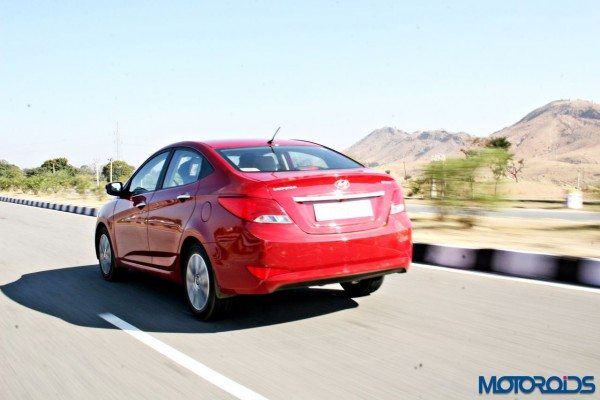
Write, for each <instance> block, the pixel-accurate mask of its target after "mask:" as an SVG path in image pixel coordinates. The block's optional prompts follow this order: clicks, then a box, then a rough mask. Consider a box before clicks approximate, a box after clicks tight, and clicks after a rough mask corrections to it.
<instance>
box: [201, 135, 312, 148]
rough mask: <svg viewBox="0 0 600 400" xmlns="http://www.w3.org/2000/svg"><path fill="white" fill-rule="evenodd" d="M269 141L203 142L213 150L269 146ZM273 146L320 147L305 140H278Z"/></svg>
mask: <svg viewBox="0 0 600 400" xmlns="http://www.w3.org/2000/svg"><path fill="white" fill-rule="evenodd" d="M268 140H269V139H268V138H267V139H265V138H263V139H223V140H203V141H201V142H200V143H203V144H205V145H207V146H210V147H212V148H213V149H231V148H239V147H259V146H268V143H267V141H268ZM272 145H273V146H318V145H317V144H316V143H311V142H307V141H304V140H292V139H277V140H275V141H273V144H272Z"/></svg>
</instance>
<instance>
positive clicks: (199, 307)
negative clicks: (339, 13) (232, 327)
mask: <svg viewBox="0 0 600 400" xmlns="http://www.w3.org/2000/svg"><path fill="white" fill-rule="evenodd" d="M217 287H218V286H217V282H216V279H215V275H214V273H213V270H212V267H211V265H210V261H209V259H208V257H207V256H206V253H205V251H204V249H203V248H202V246H200V245H199V244H194V245H192V247H191V248H190V249H189V251H188V254H187V257H186V259H185V264H184V265H183V289H184V294H185V298H186V300H187V304H188V306H189V308H190V310H191V311H192V314H194V316H195V317H196V318H198V319H200V320H203V321H209V320H215V319H219V318H220V317H222V316H223V315H224V314H226V312H227V311H228V310H229V308H230V305H231V298H225V299H221V298H219V297H218V296H217Z"/></svg>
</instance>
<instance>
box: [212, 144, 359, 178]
mask: <svg viewBox="0 0 600 400" xmlns="http://www.w3.org/2000/svg"><path fill="white" fill-rule="evenodd" d="M217 152H219V154H221V156H222V157H223V158H225V159H226V160H227V161H228V162H229V163H230V164H231V165H233V166H234V167H235V168H237V169H238V170H240V171H244V172H275V171H311V170H328V169H351V168H362V167H363V166H362V165H361V164H359V163H357V162H356V161H354V160H351V159H350V158H348V157H346V156H344V155H342V154H340V153H336V152H335V151H333V150H330V149H327V148H325V147H318V146H273V147H271V146H264V147H263V146H261V147H238V148H234V149H220V150H217Z"/></svg>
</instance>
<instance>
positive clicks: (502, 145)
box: [485, 136, 512, 151]
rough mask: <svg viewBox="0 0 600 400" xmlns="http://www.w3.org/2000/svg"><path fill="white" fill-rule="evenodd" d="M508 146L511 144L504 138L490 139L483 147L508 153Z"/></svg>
mask: <svg viewBox="0 0 600 400" xmlns="http://www.w3.org/2000/svg"><path fill="white" fill-rule="evenodd" d="M510 146H512V143H511V142H510V141H509V140H508V139H507V138H506V136H498V137H495V138H491V139H488V140H487V142H486V143H485V147H487V148H488V149H503V150H506V151H508V150H509V149H510Z"/></svg>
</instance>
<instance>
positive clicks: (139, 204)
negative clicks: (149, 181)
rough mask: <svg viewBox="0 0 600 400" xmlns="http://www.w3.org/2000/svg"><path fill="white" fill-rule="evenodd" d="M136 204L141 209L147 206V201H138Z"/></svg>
mask: <svg viewBox="0 0 600 400" xmlns="http://www.w3.org/2000/svg"><path fill="white" fill-rule="evenodd" d="M135 206H136V207H137V208H139V209H140V210H141V209H142V208H144V207H146V203H144V202H143V201H142V202H139V203H137V204H136V205H135Z"/></svg>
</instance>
